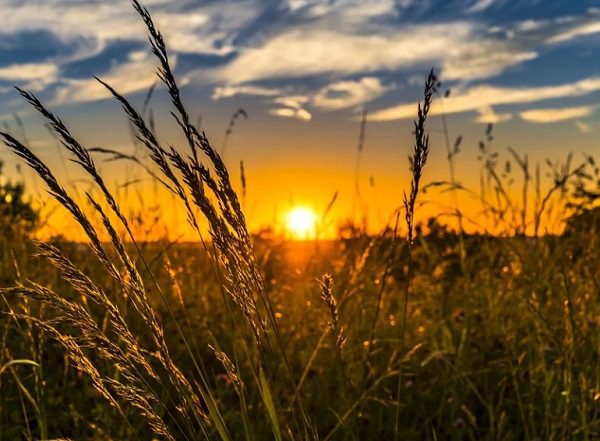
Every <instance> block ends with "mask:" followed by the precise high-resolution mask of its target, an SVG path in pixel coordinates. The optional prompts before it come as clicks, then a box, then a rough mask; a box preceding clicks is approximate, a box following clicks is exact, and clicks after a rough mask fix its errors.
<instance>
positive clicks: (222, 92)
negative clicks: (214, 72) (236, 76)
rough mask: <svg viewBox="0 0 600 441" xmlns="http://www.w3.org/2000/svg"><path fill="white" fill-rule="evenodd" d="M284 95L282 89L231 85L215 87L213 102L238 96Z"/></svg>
mask: <svg viewBox="0 0 600 441" xmlns="http://www.w3.org/2000/svg"><path fill="white" fill-rule="evenodd" d="M282 93H283V90H282V89H276V88H268V87H261V86H253V85H230V86H219V87H215V89H214V90H213V94H212V99H213V100H219V99H222V98H231V97H234V96H236V95H251V96H266V97H268V96H278V95H281V94H282Z"/></svg>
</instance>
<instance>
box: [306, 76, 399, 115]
mask: <svg viewBox="0 0 600 441" xmlns="http://www.w3.org/2000/svg"><path fill="white" fill-rule="evenodd" d="M391 88H392V87H391V86H385V85H383V84H382V82H381V80H379V78H376V77H364V78H361V79H360V80H357V81H338V82H335V83H332V84H329V85H327V86H325V87H323V88H322V89H321V90H319V91H318V92H317V94H316V95H315V96H314V98H313V99H312V103H313V105H314V106H316V107H319V108H322V109H330V110H334V109H345V108H347V107H353V106H357V105H361V104H364V103H367V102H369V101H372V100H374V99H376V98H379V97H380V96H382V95H383V94H384V93H385V92H386V91H388V90H390V89H391Z"/></svg>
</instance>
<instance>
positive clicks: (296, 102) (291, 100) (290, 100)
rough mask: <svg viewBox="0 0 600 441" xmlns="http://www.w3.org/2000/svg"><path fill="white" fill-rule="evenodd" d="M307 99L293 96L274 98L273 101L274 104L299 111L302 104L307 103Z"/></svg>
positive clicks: (301, 96)
mask: <svg viewBox="0 0 600 441" xmlns="http://www.w3.org/2000/svg"><path fill="white" fill-rule="evenodd" d="M309 99H310V98H309V97H307V96H303V95H293V96H282V97H278V98H275V99H274V100H273V102H274V103H276V104H281V105H282V106H285V107H291V108H292V109H300V108H302V106H303V105H304V104H306V103H307V102H308V101H309Z"/></svg>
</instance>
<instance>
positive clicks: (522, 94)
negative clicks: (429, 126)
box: [370, 77, 600, 121]
mask: <svg viewBox="0 0 600 441" xmlns="http://www.w3.org/2000/svg"><path fill="white" fill-rule="evenodd" d="M597 91H600V77H590V78H585V79H582V80H580V81H577V82H574V83H568V84H561V85H554V86H543V87H498V86H492V85H479V86H474V87H472V88H469V89H467V90H460V89H458V90H455V91H454V92H453V94H452V95H451V96H450V97H448V98H445V99H444V106H443V110H444V112H445V113H461V112H470V111H478V110H481V109H486V108H488V107H491V106H498V105H507V104H527V103H534V102H539V101H545V100H550V99H556V98H566V97H579V96H584V95H588V94H590V93H593V92H597ZM415 108H416V103H414V102H412V103H403V104H400V105H397V106H393V107H389V108H387V109H382V110H379V111H376V112H373V113H372V114H371V116H370V120H371V121H392V120H395V119H410V118H413V117H414V113H415ZM441 111H442V108H441V107H439V106H436V105H435V102H434V105H433V106H432V108H431V111H430V114H432V115H436V114H440V113H441Z"/></svg>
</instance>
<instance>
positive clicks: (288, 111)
mask: <svg viewBox="0 0 600 441" xmlns="http://www.w3.org/2000/svg"><path fill="white" fill-rule="evenodd" d="M269 113H271V115H275V116H283V117H286V118H296V119H300V120H302V121H310V120H311V119H312V115H311V114H310V112H308V111H307V110H305V109H301V108H300V109H293V108H290V107H281V108H277V109H271V110H270V111H269Z"/></svg>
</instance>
